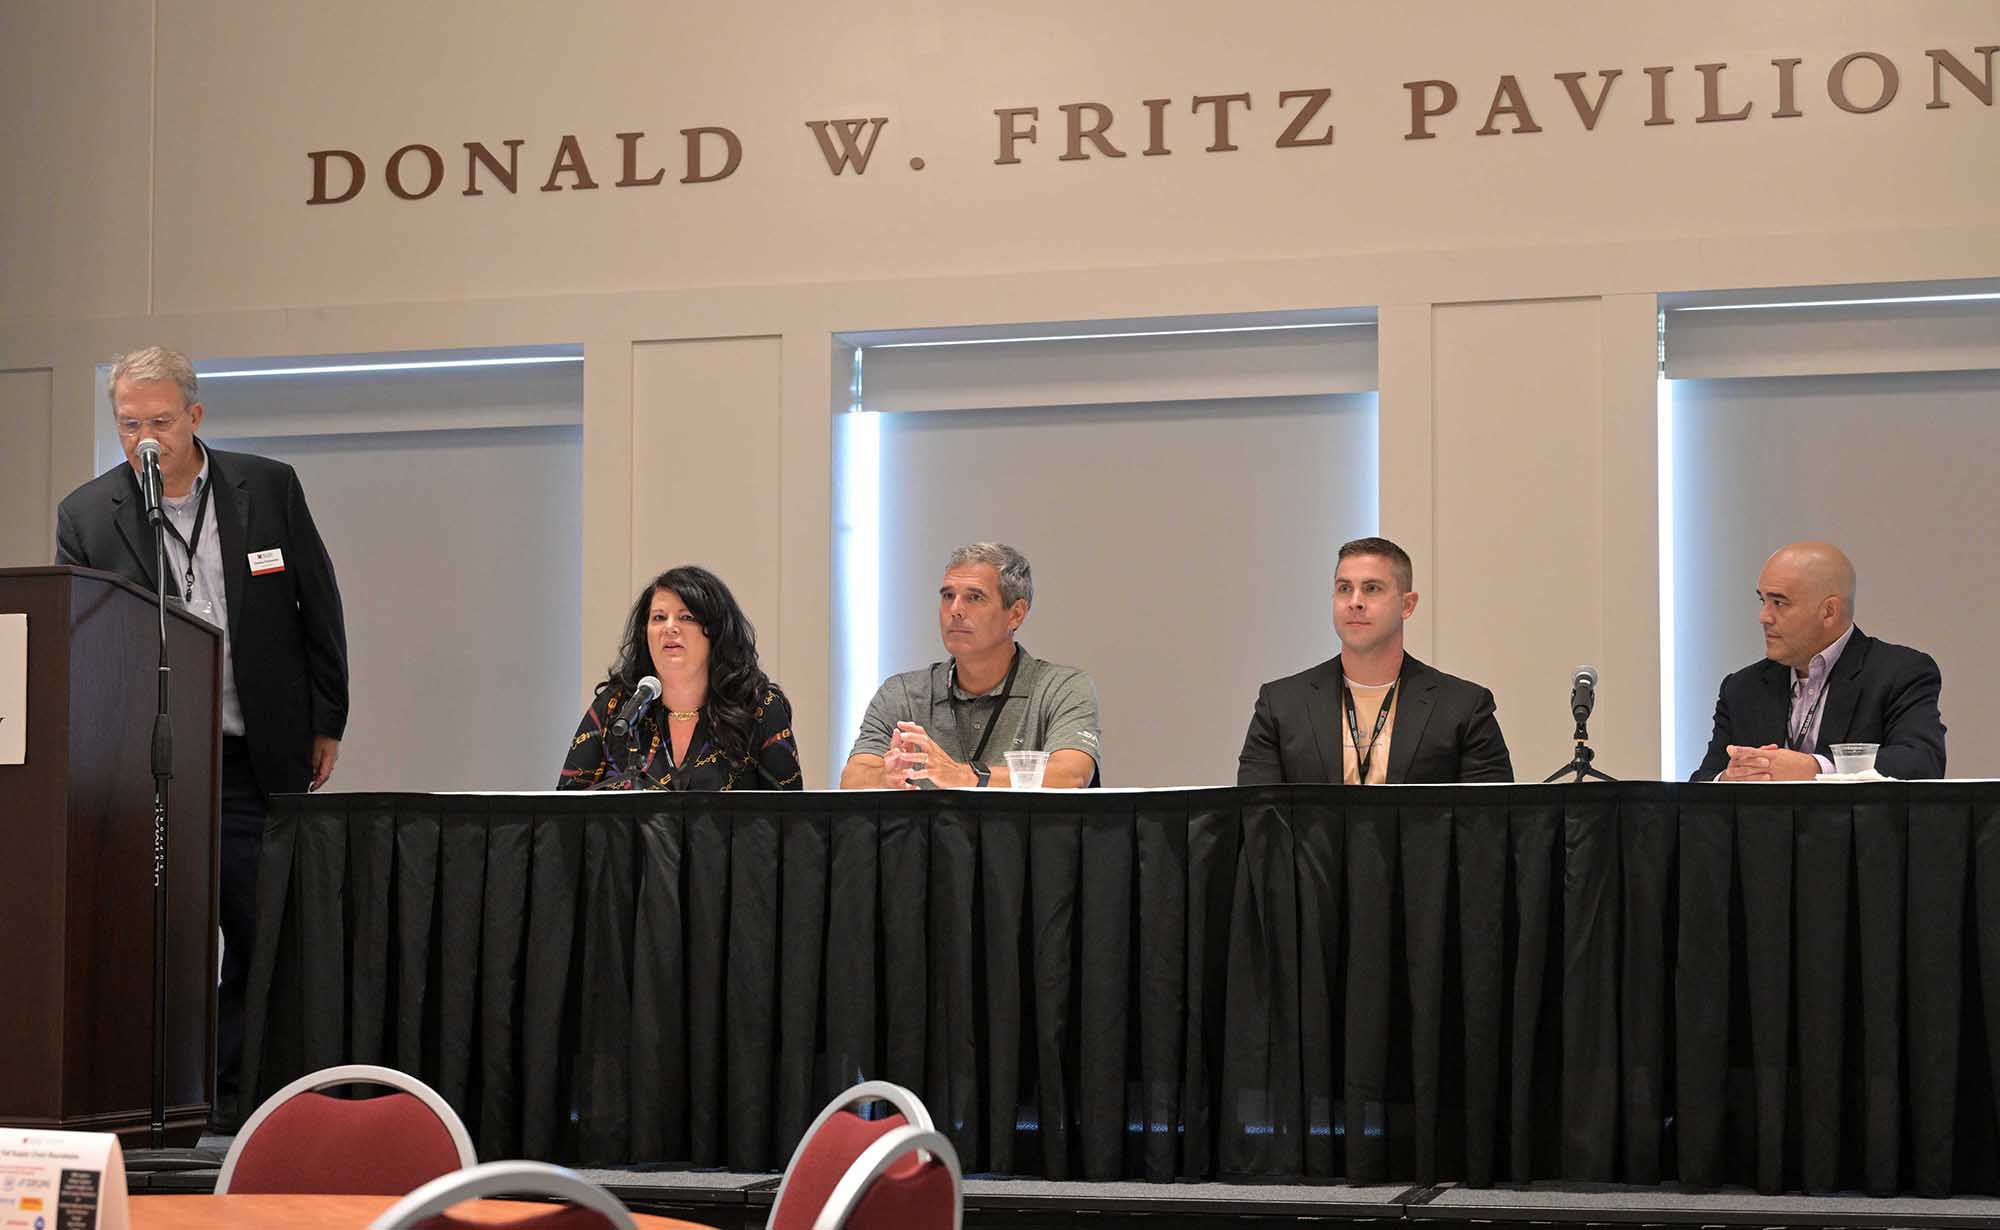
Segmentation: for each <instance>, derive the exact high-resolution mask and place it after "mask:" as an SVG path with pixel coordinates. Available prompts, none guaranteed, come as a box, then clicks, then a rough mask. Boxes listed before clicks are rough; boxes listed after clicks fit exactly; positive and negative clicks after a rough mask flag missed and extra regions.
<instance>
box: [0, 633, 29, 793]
mask: <svg viewBox="0 0 2000 1230" xmlns="http://www.w3.org/2000/svg"><path fill="white" fill-rule="evenodd" d="M27 762H28V617H27V616H26V615H24V614H19V613H16V614H12V615H0V764H26V763H27Z"/></svg>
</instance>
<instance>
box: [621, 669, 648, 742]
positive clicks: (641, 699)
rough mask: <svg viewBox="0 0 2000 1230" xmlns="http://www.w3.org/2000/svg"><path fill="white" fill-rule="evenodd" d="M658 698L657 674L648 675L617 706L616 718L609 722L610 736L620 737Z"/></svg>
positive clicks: (622, 736) (624, 734) (623, 735)
mask: <svg viewBox="0 0 2000 1230" xmlns="http://www.w3.org/2000/svg"><path fill="white" fill-rule="evenodd" d="M658 699H660V680H659V677H658V676H657V675H648V676H646V677H645V678H644V679H641V680H640V681H639V686H638V687H636V688H633V689H632V696H631V698H630V699H629V700H627V701H626V702H625V703H624V704H623V705H621V706H619V709H618V717H617V720H615V721H613V722H612V723H611V737H612V738H614V739H622V738H624V737H625V736H626V734H627V733H628V732H629V731H630V730H631V729H632V723H634V722H636V721H638V720H639V719H640V718H641V717H643V716H644V715H645V712H646V709H647V708H648V707H649V706H650V705H651V704H652V703H653V702H654V701H656V700H658Z"/></svg>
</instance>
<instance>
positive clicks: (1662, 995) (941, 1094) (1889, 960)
mask: <svg viewBox="0 0 2000 1230" xmlns="http://www.w3.org/2000/svg"><path fill="white" fill-rule="evenodd" d="M247 1024H248V1030H247V1032H248V1037H247V1046H246V1053H245V1058H244V1062H245V1071H244V1085H245V1088H246V1089H252V1090H255V1091H257V1096H259V1097H262V1096H264V1095H266V1094H268V1093H270V1092H271V1091H272V1090H274V1089H275V1088H277V1087H278V1086H279V1085H282V1084H283V1083H284V1082H285V1081H287V1080H289V1079H290V1078H292V1077H294V1076H296V1075H299V1074H301V1073H303V1072H307V1071H311V1070H313V1069H316V1068H319V1067H323V1066H326V1065H330V1064H335V1063H384V1064H388V1065H390V1066H393V1067H398V1068H401V1069H404V1070H406V1071H409V1072H413V1073H416V1074H418V1075H420V1076H421V1077H422V1078H423V1079H424V1080H426V1081H428V1082H429V1083H430V1084H432V1085H433V1086H434V1087H435V1088H437V1089H438V1091H439V1092H440V1093H442V1094H443V1095H444V1096H445V1097H446V1098H447V1099H448V1100H449V1101H450V1102H451V1103H452V1105H453V1106H455V1107H457V1108H458V1109H459V1111H460V1113H461V1114H462V1115H463V1116H464V1117H465V1120H466V1123H467V1126H468V1127H469V1128H470V1129H471V1132H472V1136H473V1139H474V1142H475V1143H476V1144H477V1146H478V1149H479V1152H480V1155H481V1156H482V1157H488V1158H497V1157H523V1156H525V1157H534V1158H544V1159H550V1160H556V1161H566V1162H572V1163H589V1162H626V1163H632V1162H680V1163H687V1164H691V1165H695V1166H725V1167H729V1168H732V1169H739V1170H755V1169H778V1168H782V1167H783V1166H784V1164H785V1161H786V1159H787V1158H788V1157H789V1156H790V1152H791V1149H792V1146H793V1145H794V1144H795V1143H796V1141H797V1138H798V1136H799V1134H800V1133H801V1132H802V1131H803V1130H804V1128H805V1127H806V1125H807V1124H808V1123H809V1122H810V1120H811V1119H812V1117H813V1115H814V1114H815V1112H816V1111H817V1110H818V1109H819V1107H820V1106H821V1104H822V1103H823V1102H824V1101H825V1099H826V1098H828V1097H829V1096H831V1095H832V1094H833V1093H835V1092H837V1091H839V1090H840V1089H842V1088H844V1087H845V1086H847V1085H848V1084H850V1083H852V1082H853V1081H855V1080H857V1079H862V1078H886V1079H888V1080H892V1081H896V1082H898V1083H901V1084H904V1085H907V1086H909V1087H910V1088H912V1089H914V1090H916V1091H917V1092H918V1093H919V1094H920V1095H921V1096H922V1097H923V1099H924V1101H925V1102H926V1103H927V1104H928V1105H929V1107H930V1109H931V1112H932V1115H933V1117H934V1118H935V1119H937V1120H938V1123H939V1126H940V1127H941V1128H942V1129H943V1130H944V1131H946V1132H947V1133H948V1134H949V1135H950V1136H951V1137H952V1138H953V1141H954V1142H955V1143H956V1145H957V1147H958V1149H959V1152H960V1155H961V1157H962V1158H963V1159H964V1161H965V1164H966V1168H967V1170H968V1171H975V1172H977V1171H988V1172H996V1173H1011V1174H1032V1175H1042V1176H1046V1177H1049V1178H1086V1179H1116V1178H1148V1179H1155V1180H1166V1179H1173V1178H1176V1177H1194V1178H1205V1177H1218V1176H1219V1177H1235V1178H1240V1177H1268V1178H1273V1179H1297V1178H1301V1177H1305V1178H1332V1177H1344V1178H1346V1179H1348V1180H1350V1181H1353V1182H1382V1181H1390V1180H1411V1181H1414V1182H1420V1183H1429V1182H1434V1181H1441V1180H1462V1181H1465V1182H1469V1183H1472V1184H1475V1185H1486V1184H1491V1183H1495V1182H1520V1181H1527V1180H1534V1179H1566V1180H1592V1181H1617V1182H1626V1183H1643V1184H1650V1183H1657V1182H1661V1181H1666V1180H1679V1181H1681V1182H1685V1183H1691V1184H1699V1185H1715V1184H1725V1183H1741V1184H1748V1185H1751V1186H1754V1187H1756V1188H1758V1189H1760V1190H1763V1191H1767V1192H1771V1191H1779V1190H1787V1189H1799V1188H1803V1189H1805V1190H1808V1191H1830V1190H1839V1189H1861V1190H1866V1191H1869V1192H1873V1193H1878V1194H1884V1195H1886V1194H1890V1193H1894V1192H1902V1191H1914V1192H1919V1193H1922V1194H1926V1195H1944V1194H1947V1193H1953V1192H1986V1193H1993V1192H1996V1191H2000V1124H1996V1107H2000V1100H1997V1099H1996V1096H1995V1085H1994V1074H1995V1071H1996V1065H1995V1059H1996V1057H2000V786H1996V785H1987V784H1978V783H1922V784H1885V785H1873V786H1768V785H1766V786H1680V785H1668V784H1660V783H1636V784H1624V785H1616V786H1596V785H1592V786H1583V787H1561V786H1555V787H1549V786H1503V787H1412V788H1403V789H1394V790H1387V789H1356V788H1348V787H1275V788H1270V787H1264V788H1242V789H1215V790H1189V791H1174V792H1161V793H1139V794H1123V793H1118V794H1114V793H1100V792H1083V793H1069V792H1050V793H1029V792H1018V793H1017V792H1008V791H992V792H987V791H962V792H942V793H909V794H903V793H888V794H882V793H867V794H845V795H843V794H835V793H810V794H738V795H639V796H632V795H625V796H610V795H574V796H465V795H330V796H303V795H301V796H291V797H286V798H281V799H278V800H276V801H274V806H273V808H272V814H271V822H270V827H269V829H268V832H267V836H266V839H265V845H264V854H263V863H262V871H261V880H260V883H259V887H258V941H257V950H256V955H255V960H254V963H253V967H252V972H251V984H250V1005H249V1012H248V1023H247ZM248 1109H249V1105H248V1104H246V1106H245V1107H244V1110H246V1111H247V1110H248Z"/></svg>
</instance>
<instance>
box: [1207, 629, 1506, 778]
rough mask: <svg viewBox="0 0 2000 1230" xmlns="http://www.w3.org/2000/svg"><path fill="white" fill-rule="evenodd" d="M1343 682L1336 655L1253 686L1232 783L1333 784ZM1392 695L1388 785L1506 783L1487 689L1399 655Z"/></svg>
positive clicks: (1501, 738) (1337, 774)
mask: <svg viewBox="0 0 2000 1230" xmlns="http://www.w3.org/2000/svg"><path fill="white" fill-rule="evenodd" d="M1344 686H1345V684H1344V683H1343V680H1342V675H1341V670H1340V658H1339V657H1338V656H1336V657H1333V658H1329V659H1328V660H1326V661H1324V662H1322V663H1320V664H1319V665H1318V666H1315V667H1313V668H1312V669H1311V670H1307V671H1300V672H1299V673H1298V674H1296V675H1292V676H1289V677H1288V678H1284V679H1278V680H1274V681H1273V682H1271V683H1267V684H1265V685H1264V686H1263V687H1262V688H1261V689H1259V690H1258V692H1257V708H1256V711H1255V712H1253V713H1252V714H1251V715H1250V730H1249V733H1248V734H1246V735H1244V737H1243V753H1242V755H1241V756H1240V757H1238V758H1237V762H1236V784H1237V785H1239V786H1260V785H1267V784H1277V783H1282V782H1338V781H1340V779H1341V776H1342V768H1341V743H1340V730H1341V724H1342V723H1344V722H1345V721H1346V720H1347V719H1346V717H1345V715H1344V713H1343V711H1342V708H1341V700H1340V695H1341V690H1342V688H1343V687H1344ZM1396 694H1397V695H1396V714H1395V718H1394V720H1393V721H1392V723H1391V724H1390V727H1389V730H1390V735H1389V770H1388V775H1389V780H1390V781H1391V782H1508V781H1513V780H1514V763H1513V761H1512V760H1510V759H1509V758H1508V756H1507V740H1506V738H1505V737H1504V736H1502V735H1501V733H1500V721H1499V719H1498V718H1496V717H1495V716H1494V713H1493V693H1491V692H1489V691H1487V690H1486V689H1485V688H1482V687H1480V686H1479V685H1478V684H1476V683H1469V682H1467V681H1466V680H1463V679H1460V678H1458V677H1457V676H1455V675H1447V674H1445V673H1444V672H1443V671H1441V670H1437V669H1435V668H1433V667H1429V666H1425V665H1424V664H1423V663H1422V662H1419V661H1417V660H1416V659H1415V658H1413V657H1411V656H1409V655H1408V654H1405V655H1403V669H1402V672H1401V673H1400V674H1399V675H1398V676H1397V686H1396Z"/></svg>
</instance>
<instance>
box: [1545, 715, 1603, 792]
mask: <svg viewBox="0 0 2000 1230" xmlns="http://www.w3.org/2000/svg"><path fill="white" fill-rule="evenodd" d="M1596 754H1597V753H1595V752H1593V751H1592V750H1591V748H1590V732H1589V731H1588V730H1586V729H1585V728H1584V724H1583V721H1582V720H1581V719H1578V721H1577V724H1576V754H1575V755H1574V756H1572V757H1571V758H1570V762H1569V763H1568V764H1566V765H1564V766H1563V767H1562V768H1560V769H1557V770H1556V771H1555V772H1553V773H1551V774H1549V775H1548V776H1547V777H1545V778H1543V779H1542V784H1543V785H1547V784H1548V783H1550V782H1552V781H1555V780H1556V779H1558V778H1560V777H1563V776H1565V775H1567V774H1570V773H1574V774H1576V780H1577V781H1579V782H1580V781H1582V780H1583V779H1584V778H1586V777H1593V778H1596V779H1597V780H1598V781H1600V782H1615V781H1617V780H1618V779H1617V778H1615V777H1613V776H1611V775H1610V774H1609V773H1604V772H1601V771H1599V770H1597V769H1593V768H1591V767H1590V761H1591V758H1592V757H1594V756H1595V755H1596Z"/></svg>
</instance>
